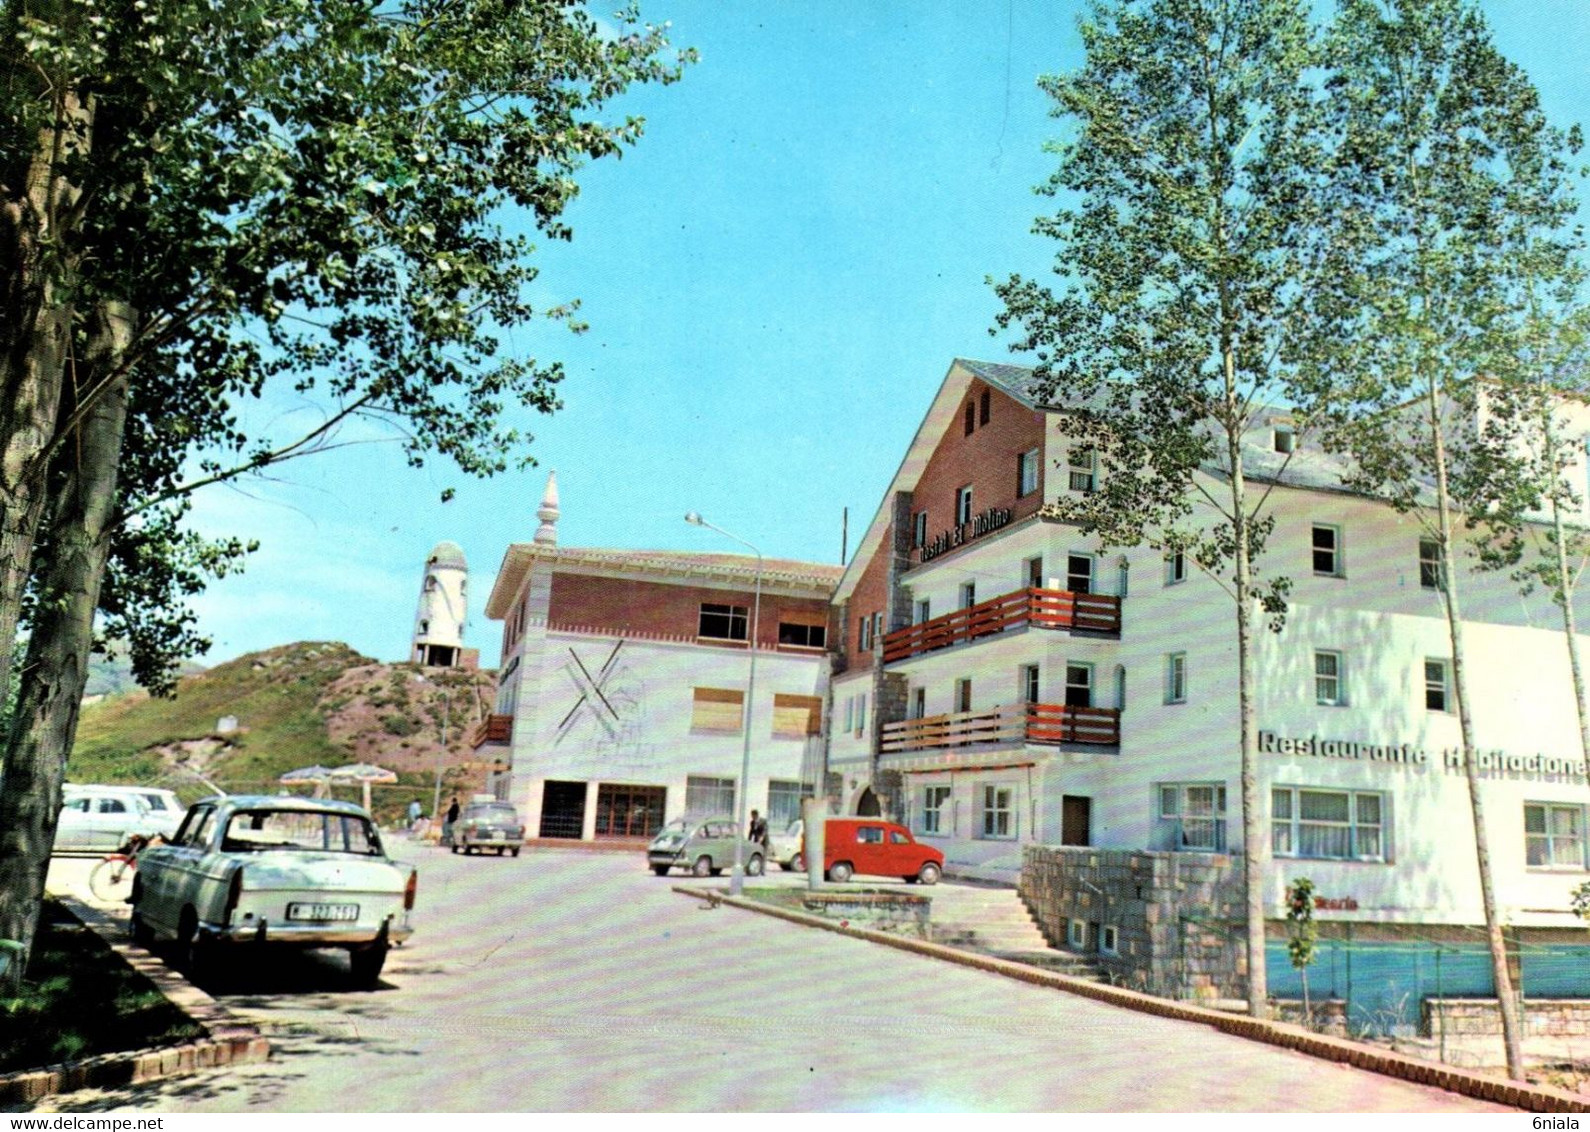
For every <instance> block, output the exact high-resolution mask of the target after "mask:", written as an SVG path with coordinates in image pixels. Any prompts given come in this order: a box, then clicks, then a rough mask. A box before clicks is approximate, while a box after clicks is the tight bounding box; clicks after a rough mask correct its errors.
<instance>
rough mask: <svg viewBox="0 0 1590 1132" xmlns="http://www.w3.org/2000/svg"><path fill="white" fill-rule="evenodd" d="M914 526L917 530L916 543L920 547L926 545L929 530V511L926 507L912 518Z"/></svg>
mask: <svg viewBox="0 0 1590 1132" xmlns="http://www.w3.org/2000/svg"><path fill="white" fill-rule="evenodd" d="M912 527H913V529H914V531H915V535H914V538H915V545H916V546H917V547H919V548H920V547H924V546H926V545H927V532H928V513H927V509H926V508H923V509H922V510H921V511H918V512H917V513H916V515H915V516H914V518H913V519H912Z"/></svg>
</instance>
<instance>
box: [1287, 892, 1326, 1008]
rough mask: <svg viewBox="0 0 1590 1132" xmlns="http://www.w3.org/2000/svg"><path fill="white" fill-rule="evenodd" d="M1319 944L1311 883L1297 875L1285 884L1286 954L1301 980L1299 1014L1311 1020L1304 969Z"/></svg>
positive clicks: (1306, 976)
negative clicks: (1301, 997) (1289, 882)
mask: <svg viewBox="0 0 1590 1132" xmlns="http://www.w3.org/2000/svg"><path fill="white" fill-rule="evenodd" d="M1318 944H1319V928H1318V927H1316V926H1315V924H1314V882H1313V881H1311V880H1309V879H1308V878H1307V877H1297V878H1296V879H1294V880H1293V881H1292V883H1291V884H1289V885H1287V886H1286V955H1287V958H1288V959H1290V960H1291V961H1292V967H1293V968H1294V969H1295V970H1296V971H1297V973H1298V977H1299V978H1301V979H1302V980H1303V1017H1304V1019H1305V1020H1311V1019H1312V1017H1313V1010H1312V1008H1311V1006H1310V1004H1309V999H1308V969H1309V967H1310V966H1311V965H1312V964H1313V962H1314V959H1315V956H1316V952H1317V950H1318Z"/></svg>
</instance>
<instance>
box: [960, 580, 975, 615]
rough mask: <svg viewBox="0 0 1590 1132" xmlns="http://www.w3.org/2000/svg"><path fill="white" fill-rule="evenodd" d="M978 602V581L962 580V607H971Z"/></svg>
mask: <svg viewBox="0 0 1590 1132" xmlns="http://www.w3.org/2000/svg"><path fill="white" fill-rule="evenodd" d="M976 604H977V583H976V582H962V583H961V608H962V609H970V608H971V607H972V606H974V605H976Z"/></svg>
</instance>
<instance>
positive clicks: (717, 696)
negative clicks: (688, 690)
mask: <svg viewBox="0 0 1590 1132" xmlns="http://www.w3.org/2000/svg"><path fill="white" fill-rule="evenodd" d="M744 707H745V693H744V692H739V691H734V690H731V689H729V688H697V689H695V705H694V707H693V709H692V710H691V713H690V728H691V730H692V731H738V730H740V717H741V715H742V714H743V709H744Z"/></svg>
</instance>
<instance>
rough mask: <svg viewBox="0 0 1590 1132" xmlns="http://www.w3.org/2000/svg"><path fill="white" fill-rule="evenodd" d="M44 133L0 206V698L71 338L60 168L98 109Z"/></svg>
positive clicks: (59, 108)
mask: <svg viewBox="0 0 1590 1132" xmlns="http://www.w3.org/2000/svg"><path fill="white" fill-rule="evenodd" d="M55 111H56V113H55V120H54V122H53V124H52V125H51V126H50V127H48V128H46V129H43V130H41V131H40V132H39V138H38V142H37V145H36V146H35V149H34V153H33V159H32V162H31V164H30V165H29V168H28V173H27V183H26V184H25V185H24V186H23V191H22V192H21V193H20V194H18V195H16V196H13V197H12V198H11V199H9V200H6V201H4V202H0V700H3V699H4V697H5V694H6V691H7V690H8V689H9V687H10V681H11V667H12V660H13V653H14V650H15V646H16V638H17V623H18V621H19V619H20V616H21V610H22V597H23V594H24V592H25V591H26V589H27V584H28V575H29V573H30V571H31V569H32V564H33V547H34V542H35V538H36V535H37V530H38V524H39V519H40V516H41V515H42V513H43V509H44V503H45V499H46V492H45V484H44V475H43V472H44V469H43V467H42V464H43V462H44V454H45V452H46V451H47V450H48V448H49V446H50V444H51V443H52V442H53V440H54V438H55V428H56V421H57V414H58V411H59V409H60V403H61V395H62V390H63V388H64V387H65V382H66V377H67V372H68V366H69V359H70V352H71V335H72V315H73V308H72V303H71V298H70V296H71V293H72V285H71V273H72V265H71V255H70V252H69V250H68V246H69V244H70V242H71V240H70V237H71V232H70V231H68V230H66V228H65V227H64V218H63V214H64V213H67V212H69V211H70V210H71V209H72V208H74V207H75V206H76V205H77V203H78V199H79V197H80V196H81V190H80V189H79V188H78V187H77V186H76V185H73V184H72V183H71V182H69V181H67V180H66V179H65V177H63V176H62V175H61V168H62V162H63V161H64V160H65V159H66V158H68V157H71V156H78V155H82V154H83V153H85V152H86V151H87V149H88V146H89V138H90V136H91V133H92V130H93V117H94V115H93V108H92V105H91V104H90V105H87V106H85V105H83V104H82V103H81V102H80V101H79V100H78V98H77V97H76V96H75V95H74V94H73V93H72V92H69V91H68V92H64V93H63V94H61V96H60V97H59V98H58V99H57V101H56V107H55Z"/></svg>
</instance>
